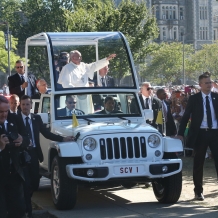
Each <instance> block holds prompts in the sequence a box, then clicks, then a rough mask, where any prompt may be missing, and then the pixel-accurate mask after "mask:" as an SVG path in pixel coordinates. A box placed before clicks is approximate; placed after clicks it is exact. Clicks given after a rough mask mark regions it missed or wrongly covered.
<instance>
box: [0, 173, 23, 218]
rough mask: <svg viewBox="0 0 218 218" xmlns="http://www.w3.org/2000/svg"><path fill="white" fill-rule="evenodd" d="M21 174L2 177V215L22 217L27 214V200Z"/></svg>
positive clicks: (0, 201) (0, 215)
mask: <svg viewBox="0 0 218 218" xmlns="http://www.w3.org/2000/svg"><path fill="white" fill-rule="evenodd" d="M22 182H23V180H22V179H21V177H20V176H19V174H12V175H8V176H3V175H1V178H0V217H1V218H6V217H7V218H21V217H23V216H24V215H25V208H26V207H25V201H24V192H23V186H22Z"/></svg>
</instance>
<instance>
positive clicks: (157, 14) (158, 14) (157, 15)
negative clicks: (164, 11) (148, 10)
mask: <svg viewBox="0 0 218 218" xmlns="http://www.w3.org/2000/svg"><path fill="white" fill-rule="evenodd" d="M155 15H156V18H157V20H159V19H160V11H159V6H156V8H155Z"/></svg>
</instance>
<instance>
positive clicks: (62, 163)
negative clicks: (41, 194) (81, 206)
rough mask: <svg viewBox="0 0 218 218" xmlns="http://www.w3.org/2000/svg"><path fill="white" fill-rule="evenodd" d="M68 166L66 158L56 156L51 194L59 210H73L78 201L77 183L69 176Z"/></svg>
mask: <svg viewBox="0 0 218 218" xmlns="http://www.w3.org/2000/svg"><path fill="white" fill-rule="evenodd" d="M67 164H69V162H68V161H67V160H66V159H65V158H59V157H58V156H55V157H54V159H53V161H52V165H51V193H52V199H53V203H54V205H55V207H56V208H57V209H58V210H70V209H72V208H73V207H74V206H75V204H76V199H77V182H76V181H75V180H73V179H70V178H69V177H68V176H67V173H66V165H67Z"/></svg>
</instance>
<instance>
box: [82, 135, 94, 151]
mask: <svg viewBox="0 0 218 218" xmlns="http://www.w3.org/2000/svg"><path fill="white" fill-rule="evenodd" d="M83 147H84V148H85V150H86V151H93V150H94V149H95V148H96V141H95V139H93V138H91V137H89V138H86V139H85V140H84V141H83Z"/></svg>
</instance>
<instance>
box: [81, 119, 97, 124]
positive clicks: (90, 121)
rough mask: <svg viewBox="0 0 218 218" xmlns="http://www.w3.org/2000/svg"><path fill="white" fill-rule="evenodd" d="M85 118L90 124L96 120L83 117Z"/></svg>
mask: <svg viewBox="0 0 218 218" xmlns="http://www.w3.org/2000/svg"><path fill="white" fill-rule="evenodd" d="M83 119H84V120H86V121H88V125H90V124H91V123H94V122H95V121H94V120H90V119H88V118H83Z"/></svg>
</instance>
